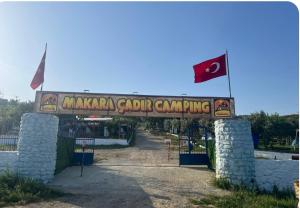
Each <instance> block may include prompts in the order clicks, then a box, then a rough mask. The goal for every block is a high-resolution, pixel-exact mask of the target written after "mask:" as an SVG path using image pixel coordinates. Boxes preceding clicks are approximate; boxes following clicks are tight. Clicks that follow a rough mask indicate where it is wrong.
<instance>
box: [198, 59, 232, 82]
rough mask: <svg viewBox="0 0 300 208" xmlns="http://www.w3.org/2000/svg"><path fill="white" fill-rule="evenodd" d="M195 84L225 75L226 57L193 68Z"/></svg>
mask: <svg viewBox="0 0 300 208" xmlns="http://www.w3.org/2000/svg"><path fill="white" fill-rule="evenodd" d="M193 68H194V72H195V83H199V82H205V81H207V80H210V79H213V78H216V77H220V76H224V75H226V74H227V73H226V55H225V54H224V55H222V56H219V57H217V58H213V59H210V60H207V61H204V62H202V63H200V64H196V65H194V66H193Z"/></svg>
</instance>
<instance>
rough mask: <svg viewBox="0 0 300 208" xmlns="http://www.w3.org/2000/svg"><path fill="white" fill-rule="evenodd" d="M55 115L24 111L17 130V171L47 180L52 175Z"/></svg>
mask: <svg viewBox="0 0 300 208" xmlns="http://www.w3.org/2000/svg"><path fill="white" fill-rule="evenodd" d="M58 121H59V119H58V118H57V117H56V116H53V115H49V114H41V113H25V114H24V115H23V116H22V118H21V126H20V132H19V143H18V151H19V159H18V172H19V174H20V175H23V176H28V177H31V178H34V179H38V180H41V181H43V182H48V181H50V180H51V179H52V178H53V177H54V171H55V164H56V142H57V132H58Z"/></svg>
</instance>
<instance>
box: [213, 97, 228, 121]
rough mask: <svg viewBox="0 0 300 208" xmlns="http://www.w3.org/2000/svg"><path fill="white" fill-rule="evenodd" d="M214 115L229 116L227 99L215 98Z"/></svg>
mask: <svg viewBox="0 0 300 208" xmlns="http://www.w3.org/2000/svg"><path fill="white" fill-rule="evenodd" d="M215 116H216V117H230V116H231V112H230V101H229V99H217V100H215Z"/></svg>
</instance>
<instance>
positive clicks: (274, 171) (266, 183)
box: [255, 159, 299, 191]
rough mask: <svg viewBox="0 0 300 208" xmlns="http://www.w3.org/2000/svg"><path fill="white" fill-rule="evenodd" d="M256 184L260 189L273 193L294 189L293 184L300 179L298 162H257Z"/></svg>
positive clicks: (258, 160)
mask: <svg viewBox="0 0 300 208" xmlns="http://www.w3.org/2000/svg"><path fill="white" fill-rule="evenodd" d="M255 171H256V174H255V175H256V182H257V185H258V187H259V188H261V189H265V190H267V191H272V189H273V186H274V185H276V186H277V187H278V188H279V189H287V188H288V189H293V182H294V180H297V179H298V178H299V161H298V160H264V159H263V160H262V159H257V160H255Z"/></svg>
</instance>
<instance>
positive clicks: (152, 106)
mask: <svg viewBox="0 0 300 208" xmlns="http://www.w3.org/2000/svg"><path fill="white" fill-rule="evenodd" d="M35 111H36V112H41V113H52V114H76V115H99V116H115V115H119V116H138V117H175V118H176V117H177V118H180V117H184V118H201V117H207V118H216V117H217V118H230V117H232V116H234V99H233V98H226V97H223V98H221V97H187V96H184V97H180V96H154V95H128V94H100V93H99V94H94V93H72V92H52V91H51V92H50V91H37V92H36V100H35Z"/></svg>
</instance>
